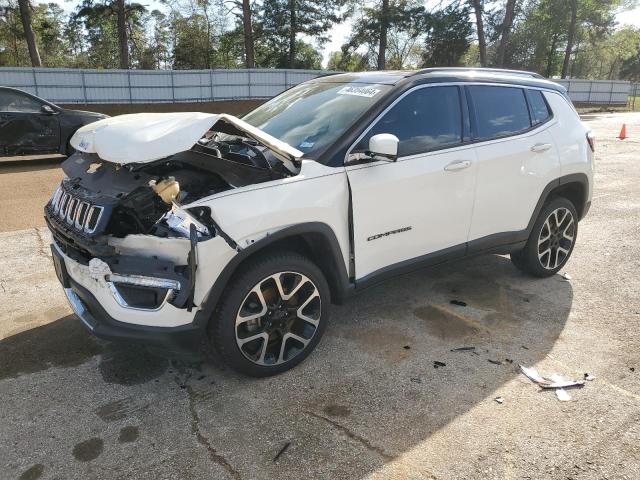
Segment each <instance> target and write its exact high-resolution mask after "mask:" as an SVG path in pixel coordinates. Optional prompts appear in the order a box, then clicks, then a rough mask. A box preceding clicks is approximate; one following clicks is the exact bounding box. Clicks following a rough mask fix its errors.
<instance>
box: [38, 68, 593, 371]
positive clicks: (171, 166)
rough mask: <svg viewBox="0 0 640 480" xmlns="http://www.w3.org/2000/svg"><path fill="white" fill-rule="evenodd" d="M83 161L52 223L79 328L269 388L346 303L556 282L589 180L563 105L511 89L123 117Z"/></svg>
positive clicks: (321, 84)
mask: <svg viewBox="0 0 640 480" xmlns="http://www.w3.org/2000/svg"><path fill="white" fill-rule="evenodd" d="M71 144H72V146H73V147H74V148H75V149H76V150H77V153H75V154H74V155H73V156H71V157H70V158H69V159H67V160H66V161H65V162H64V163H63V169H64V172H65V174H66V178H65V179H64V180H63V181H62V183H61V185H60V187H59V188H58V189H57V190H56V192H55V194H54V195H53V197H52V199H51V201H50V202H49V203H48V204H47V206H46V207H45V216H46V219H47V223H48V225H49V228H50V229H51V232H52V234H53V244H52V251H53V259H54V264H55V267H56V272H57V274H58V277H59V279H60V281H61V282H62V284H63V286H64V291H65V293H66V295H67V297H68V299H69V301H70V303H71V305H72V307H73V309H74V311H75V312H76V314H77V315H78V317H80V319H81V320H82V321H83V322H84V324H85V325H86V326H87V327H88V328H89V329H90V330H91V331H92V332H93V333H95V334H96V335H97V336H99V337H105V338H110V339H128V340H143V341H148V342H158V343H161V344H162V345H164V347H165V348H166V349H176V348H179V349H181V350H183V349H185V348H197V347H198V345H204V346H205V347H211V349H212V353H213V351H215V352H216V353H217V354H218V355H219V357H221V358H222V359H223V360H224V361H225V362H226V363H228V364H229V365H230V366H231V367H233V368H235V369H237V370H239V371H241V372H244V373H245V374H249V375H254V376H266V375H272V374H276V373H279V372H283V371H285V370H287V369H289V368H291V367H293V366H295V365H296V364H298V363H300V362H301V361H302V360H303V359H304V358H305V357H306V356H307V355H308V354H309V353H310V352H311V351H312V350H313V348H314V347H315V346H316V344H317V343H318V341H319V340H320V337H321V336H322V333H323V331H324V330H325V328H326V326H327V322H328V311H329V310H328V306H329V304H330V303H331V302H333V303H340V302H343V301H344V300H345V299H346V298H347V297H349V296H350V295H352V294H354V293H356V292H358V291H360V290H362V289H364V288H366V287H368V286H370V285H372V284H373V283H376V282H378V281H380V280H382V279H386V278H389V277H391V276H393V275H396V274H398V273H401V272H406V271H408V270H413V269H416V268H417V267H421V266H427V265H433V264H436V263H441V262H444V261H447V260H451V259H456V258H460V257H465V256H469V255H475V254H478V253H485V252H490V253H499V254H507V253H509V254H510V255H511V259H512V261H513V263H514V265H515V266H516V267H517V268H519V269H521V270H522V271H524V272H527V273H529V274H531V275H534V276H537V277H547V276H550V275H553V274H554V273H556V272H557V271H558V270H559V269H561V268H562V267H563V266H564V265H565V264H566V262H567V261H568V259H569V257H570V256H571V252H572V250H573V247H574V245H575V241H576V235H577V232H578V221H579V220H580V219H581V218H582V217H584V215H585V214H586V213H587V210H588V209H589V206H590V200H591V192H592V180H593V146H594V145H593V138H592V136H591V134H590V132H589V131H588V130H587V129H586V128H585V127H584V126H583V125H582V123H581V122H580V119H579V118H578V115H577V113H576V111H575V110H574V108H573V106H572V104H571V102H570V100H569V98H568V97H567V94H566V91H565V90H564V88H563V87H561V86H559V85H557V84H555V83H553V82H550V81H547V80H544V79H543V78H542V77H540V76H538V75H536V74H530V73H526V72H514V71H502V70H485V69H476V70H469V69H451V68H443V69H426V70H420V71H415V72H369V73H356V74H340V75H331V76H325V77H322V78H318V79H315V80H312V81H308V82H305V83H302V84H300V85H298V86H296V87H293V88H291V89H290V90H287V91H286V92H284V93H282V94H281V95H279V96H277V97H275V98H274V99H272V100H270V101H268V102H267V103H265V104H264V105H262V106H260V107H258V108H257V109H255V110H254V111H252V112H251V113H249V114H248V115H246V116H245V117H243V119H242V120H240V119H238V118H236V117H233V116H230V115H224V114H220V115H212V114H204V113H172V114H136V115H122V116H119V117H114V118H109V119H105V120H101V121H98V122H96V123H92V124H90V125H87V126H85V127H83V128H81V129H80V130H78V132H77V133H76V134H75V135H74V137H73V139H72V140H71Z"/></svg>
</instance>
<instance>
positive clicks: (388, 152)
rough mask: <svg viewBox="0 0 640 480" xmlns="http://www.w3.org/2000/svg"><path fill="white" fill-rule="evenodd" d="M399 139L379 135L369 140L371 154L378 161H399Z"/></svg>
mask: <svg viewBox="0 0 640 480" xmlns="http://www.w3.org/2000/svg"><path fill="white" fill-rule="evenodd" d="M398 143H400V140H398V137H396V136H395V135H391V134H390V133H379V134H378V135H374V136H373V137H371V138H370V139H369V154H370V155H371V157H373V158H375V159H376V160H386V161H389V162H395V161H396V160H397V159H398Z"/></svg>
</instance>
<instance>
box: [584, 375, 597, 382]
mask: <svg viewBox="0 0 640 480" xmlns="http://www.w3.org/2000/svg"><path fill="white" fill-rule="evenodd" d="M584 379H585V380H586V381H587V382H593V381H594V380H595V379H596V377H595V376H594V375H591V374H590V373H585V374H584Z"/></svg>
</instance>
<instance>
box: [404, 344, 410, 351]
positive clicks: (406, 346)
mask: <svg viewBox="0 0 640 480" xmlns="http://www.w3.org/2000/svg"><path fill="white" fill-rule="evenodd" d="M402 348H404V349H405V350H411V346H410V345H405V346H404V347H402Z"/></svg>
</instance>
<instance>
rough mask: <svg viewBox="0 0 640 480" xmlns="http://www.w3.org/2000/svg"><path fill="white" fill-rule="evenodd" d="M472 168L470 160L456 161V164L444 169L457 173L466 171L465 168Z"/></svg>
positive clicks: (453, 163)
mask: <svg viewBox="0 0 640 480" xmlns="http://www.w3.org/2000/svg"><path fill="white" fill-rule="evenodd" d="M470 166H471V161H470V160H456V161H455V162H451V163H450V164H449V165H447V166H446V167H444V169H445V170H446V171H447V172H455V171H457V170H464V169H465V168H469V167H470Z"/></svg>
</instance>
